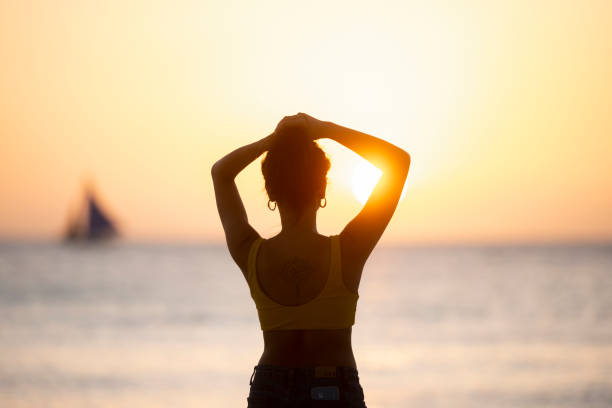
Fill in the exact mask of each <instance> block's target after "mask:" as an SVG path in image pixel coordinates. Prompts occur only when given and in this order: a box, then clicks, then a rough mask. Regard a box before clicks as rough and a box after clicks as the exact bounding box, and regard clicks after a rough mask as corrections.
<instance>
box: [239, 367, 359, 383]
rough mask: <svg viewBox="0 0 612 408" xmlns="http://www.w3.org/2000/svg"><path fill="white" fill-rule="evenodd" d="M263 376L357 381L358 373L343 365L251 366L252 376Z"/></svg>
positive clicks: (354, 369)
mask: <svg viewBox="0 0 612 408" xmlns="http://www.w3.org/2000/svg"><path fill="white" fill-rule="evenodd" d="M255 375H257V376H265V377H275V378H277V379H299V378H302V379H315V378H330V379H337V380H338V381H341V382H346V381H350V380H353V381H359V373H358V371H357V369H356V368H354V367H345V366H317V367H285V366H275V365H267V364H258V365H256V366H255V367H254V368H253V375H252V376H251V381H252V380H253V377H254V376H255Z"/></svg>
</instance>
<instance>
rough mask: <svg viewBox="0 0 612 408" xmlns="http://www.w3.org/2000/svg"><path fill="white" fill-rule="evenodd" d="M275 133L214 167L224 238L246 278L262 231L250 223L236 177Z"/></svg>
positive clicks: (263, 149)
mask: <svg viewBox="0 0 612 408" xmlns="http://www.w3.org/2000/svg"><path fill="white" fill-rule="evenodd" d="M273 135H274V133H272V134H270V135H268V136H266V137H264V138H263V139H261V140H258V141H257V142H254V143H251V144H248V145H246V146H242V147H240V148H238V149H236V150H234V151H233V152H231V153H229V154H228V155H226V156H225V157H223V158H222V159H220V160H219V161H217V162H216V163H215V164H214V165H213V166H212V169H211V175H212V178H213V185H214V187H215V198H216V200H217V210H218V211H219V217H220V218H221V224H223V230H224V231H225V240H226V241H227V246H228V248H229V251H230V254H231V255H232V258H233V259H234V261H235V262H236V263H237V264H238V266H239V267H240V269H242V272H243V274H244V275H245V277H246V267H247V258H248V251H249V248H250V246H251V243H252V242H253V240H254V239H256V238H258V237H259V234H258V233H257V231H255V229H253V227H251V226H250V225H249V220H248V218H247V213H246V210H245V209H244V205H243V204H242V199H241V198H240V194H239V193H238V188H237V187H236V182H235V181H234V179H235V178H236V176H237V175H238V173H240V172H241V171H242V170H243V169H244V168H245V167H246V166H248V165H249V164H250V163H251V162H252V161H254V160H255V159H257V158H258V157H259V156H261V155H262V154H263V153H264V152H265V151H267V150H268V148H269V146H270V140H271V138H272V136H273Z"/></svg>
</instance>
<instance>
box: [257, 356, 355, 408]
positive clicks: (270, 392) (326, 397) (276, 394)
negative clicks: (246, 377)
mask: <svg viewBox="0 0 612 408" xmlns="http://www.w3.org/2000/svg"><path fill="white" fill-rule="evenodd" d="M249 385H250V386H251V389H250V392H249V397H248V398H247V401H248V407H247V408H263V407H266V408H305V407H346V408H366V405H365V402H364V397H363V389H362V388H361V385H360V384H359V375H358V374H357V370H356V369H354V368H352V367H306V368H302V367H300V368H291V367H281V366H271V365H261V364H260V365H257V366H255V368H254V369H253V374H252V375H251V380H250V382H249Z"/></svg>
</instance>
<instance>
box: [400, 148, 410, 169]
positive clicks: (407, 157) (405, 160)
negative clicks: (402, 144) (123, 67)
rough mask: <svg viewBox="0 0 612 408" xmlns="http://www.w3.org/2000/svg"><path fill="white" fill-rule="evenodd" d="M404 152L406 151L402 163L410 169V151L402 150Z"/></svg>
mask: <svg viewBox="0 0 612 408" xmlns="http://www.w3.org/2000/svg"><path fill="white" fill-rule="evenodd" d="M402 152H403V153H404V154H403V159H402V163H403V164H404V166H405V167H406V170H408V169H409V168H410V153H408V152H407V151H405V150H402Z"/></svg>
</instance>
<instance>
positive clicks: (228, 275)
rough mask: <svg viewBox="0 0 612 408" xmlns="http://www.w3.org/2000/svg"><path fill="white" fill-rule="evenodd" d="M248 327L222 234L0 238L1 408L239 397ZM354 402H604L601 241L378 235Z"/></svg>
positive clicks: (247, 366) (607, 370)
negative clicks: (391, 240) (399, 240)
mask: <svg viewBox="0 0 612 408" xmlns="http://www.w3.org/2000/svg"><path fill="white" fill-rule="evenodd" d="M262 346H263V341H262V338H261V332H260V329H259V325H258V321H257V314H256V311H255V306H254V304H253V302H252V300H251V298H250V296H249V291H248V288H247V285H246V282H245V280H244V278H243V276H242V274H241V273H240V271H239V270H238V268H237V267H236V266H235V265H234V264H233V263H232V260H231V258H230V256H229V253H228V251H227V249H226V248H224V247H222V246H197V245H183V246H181V245H137V244H126V243H114V244H110V245H101V246H88V245H77V246H68V245H61V244H40V243H39V244H24V243H19V244H16V243H15V244H11V243H4V244H0V406H1V407H67V408H71V407H130V408H137V407H147V408H151V407H199V408H201V407H245V406H246V396H247V394H248V388H249V378H250V376H251V373H252V370H253V366H254V365H256V364H257V360H258V359H259V356H260V354H261V351H262ZM353 348H354V352H355V357H356V360H357V364H358V369H359V374H360V378H361V383H362V386H363V388H364V391H365V397H366V403H367V404H368V406H369V407H374V408H377V407H381V408H400V407H402V408H403V407H427V408H431V407H453V408H462V407H465V408H467V407H474V408H476V407H478V408H481V407H496V408H498V407H534V408H535V407H538V408H542V407H602V408H603V407H608V408H609V407H612V246H611V245H609V244H608V245H606V244H602V245H584V246H569V245H560V246H543V245H540V246H507V247H503V246H491V247H476V246H464V247H460V246H458V247H451V246H445V247H387V248H385V247H381V248H377V249H376V250H375V252H374V253H373V254H372V256H371V258H370V259H369V260H368V263H367V265H366V268H365V270H364V273H363V278H362V283H361V287H360V299H359V303H358V306H357V316H356V325H355V326H354V327H353Z"/></svg>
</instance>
